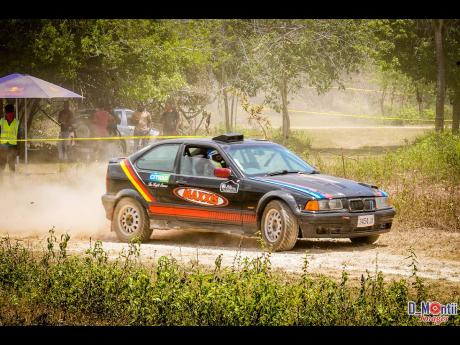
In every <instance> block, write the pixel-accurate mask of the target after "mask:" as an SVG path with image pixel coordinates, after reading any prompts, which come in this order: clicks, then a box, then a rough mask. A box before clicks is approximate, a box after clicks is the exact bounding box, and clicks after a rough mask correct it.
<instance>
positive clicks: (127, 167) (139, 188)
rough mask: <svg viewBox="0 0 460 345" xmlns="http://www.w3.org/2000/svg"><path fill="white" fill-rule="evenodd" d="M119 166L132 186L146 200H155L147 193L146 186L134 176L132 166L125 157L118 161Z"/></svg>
mask: <svg viewBox="0 0 460 345" xmlns="http://www.w3.org/2000/svg"><path fill="white" fill-rule="evenodd" d="M120 165H121V168H122V169H123V171H124V173H125V175H126V177H128V179H129V181H131V183H132V184H133V186H134V187H135V188H136V189H137V191H138V192H139V193H140V194H141V195H142V197H143V198H144V199H145V201H147V202H155V199H154V198H153V196H152V195H151V194H150V193H149V191H148V190H147V188H145V187H144V183H143V182H142V181H141V180H140V179H139V178H138V177H137V176H136V173H135V172H134V170H133V168H132V167H131V163H130V162H129V161H128V160H127V159H125V160H123V161H121V162H120Z"/></svg>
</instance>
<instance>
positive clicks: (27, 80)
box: [0, 73, 83, 164]
mask: <svg viewBox="0 0 460 345" xmlns="http://www.w3.org/2000/svg"><path fill="white" fill-rule="evenodd" d="M0 98H6V99H16V112H17V111H18V106H17V105H18V99H24V138H25V139H26V140H27V99H30V98H33V99H37V98H38V99H52V98H83V96H81V95H79V94H76V93H75V92H72V91H70V90H67V89H64V88H63V87H60V86H58V85H55V84H52V83H49V82H47V81H44V80H42V79H39V78H35V77H32V76H31V75H26V74H19V73H14V74H10V75H7V76H6V77H3V78H0ZM1 111H2V112H3V109H2V110H1ZM24 147H25V148H24V162H25V164H27V142H26V144H25V145H24Z"/></svg>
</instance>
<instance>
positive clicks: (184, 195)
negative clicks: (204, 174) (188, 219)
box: [174, 187, 228, 207]
mask: <svg viewBox="0 0 460 345" xmlns="http://www.w3.org/2000/svg"><path fill="white" fill-rule="evenodd" d="M174 194H175V195H176V196H178V197H179V198H181V199H184V200H187V201H190V202H193V203H194V204H199V205H209V206H220V207H222V206H227V205H228V200H227V199H225V198H224V197H223V196H221V195H219V194H216V193H212V192H208V191H206V190H203V189H197V188H184V187H179V188H176V189H174Z"/></svg>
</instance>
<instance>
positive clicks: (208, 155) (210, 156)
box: [206, 149, 217, 159]
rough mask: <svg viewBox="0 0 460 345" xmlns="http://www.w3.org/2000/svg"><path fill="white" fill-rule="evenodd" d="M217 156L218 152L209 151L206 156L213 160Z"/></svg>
mask: <svg viewBox="0 0 460 345" xmlns="http://www.w3.org/2000/svg"><path fill="white" fill-rule="evenodd" d="M216 154H217V150H214V149H209V150H208V153H207V155H206V156H207V157H208V159H212V157H213V156H214V155H216Z"/></svg>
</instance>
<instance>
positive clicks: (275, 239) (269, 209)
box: [261, 200, 299, 252]
mask: <svg viewBox="0 0 460 345" xmlns="http://www.w3.org/2000/svg"><path fill="white" fill-rule="evenodd" d="M261 227H262V229H261V230H262V231H261V232H262V239H263V240H264V242H265V244H266V245H267V246H268V248H269V249H270V250H272V251H275V252H276V251H284V250H291V249H292V248H293V247H294V246H295V244H296V242H297V236H298V234H299V224H298V222H297V219H296V217H295V216H294V214H293V213H292V211H291V209H290V208H289V206H288V205H286V204H285V203H284V202H282V201H280V200H273V201H270V202H269V203H268V204H267V206H266V207H265V209H264V213H263V215H262V224H261Z"/></svg>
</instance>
